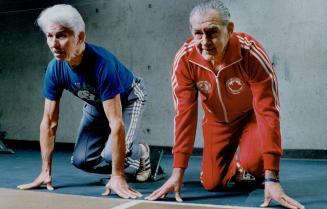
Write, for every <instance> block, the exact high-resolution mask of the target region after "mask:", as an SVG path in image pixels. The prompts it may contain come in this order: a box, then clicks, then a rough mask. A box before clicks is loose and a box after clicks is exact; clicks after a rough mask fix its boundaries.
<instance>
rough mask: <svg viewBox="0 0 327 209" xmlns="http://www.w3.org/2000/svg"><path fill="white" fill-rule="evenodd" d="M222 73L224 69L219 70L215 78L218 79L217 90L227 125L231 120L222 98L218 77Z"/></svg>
mask: <svg viewBox="0 0 327 209" xmlns="http://www.w3.org/2000/svg"><path fill="white" fill-rule="evenodd" d="M221 71H222V69H219V70H218V72H217V76H216V75H215V78H216V84H217V90H218V97H219V101H220V104H221V106H222V108H223V111H224V117H225V121H226V123H228V122H229V120H228V116H227V110H226V106H225V104H224V102H223V98H222V96H221V91H220V85H219V79H218V77H219V73H220V72H221Z"/></svg>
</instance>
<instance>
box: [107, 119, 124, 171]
mask: <svg viewBox="0 0 327 209" xmlns="http://www.w3.org/2000/svg"><path fill="white" fill-rule="evenodd" d="M110 140H112V151H111V152H112V175H119V176H122V175H124V162H125V149H126V148H125V131H124V126H123V125H119V127H118V128H116V130H115V131H113V132H112V133H111V135H110Z"/></svg>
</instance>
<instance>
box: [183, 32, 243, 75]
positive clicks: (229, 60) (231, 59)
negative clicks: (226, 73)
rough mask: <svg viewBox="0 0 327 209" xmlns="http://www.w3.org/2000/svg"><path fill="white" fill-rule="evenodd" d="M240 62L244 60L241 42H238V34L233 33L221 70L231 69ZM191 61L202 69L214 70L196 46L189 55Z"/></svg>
mask: <svg viewBox="0 0 327 209" xmlns="http://www.w3.org/2000/svg"><path fill="white" fill-rule="evenodd" d="M192 41H193V39H192ZM240 60H242V55H241V45H240V42H239V41H238V38H237V33H233V34H232V36H231V37H230V39H229V41H228V43H227V49H226V52H225V56H224V58H223V60H222V63H221V66H222V68H221V69H223V68H226V67H229V66H231V65H233V64H234V63H236V62H238V61H240ZM189 61H190V62H193V63H194V64H197V65H199V66H200V67H202V68H205V69H209V70H213V66H212V64H211V63H210V62H208V61H206V60H205V59H204V58H203V57H202V56H201V54H199V52H198V51H197V50H196V48H195V46H193V47H192V51H191V52H190V54H189Z"/></svg>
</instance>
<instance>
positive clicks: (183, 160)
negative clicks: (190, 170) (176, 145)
mask: <svg viewBox="0 0 327 209" xmlns="http://www.w3.org/2000/svg"><path fill="white" fill-rule="evenodd" d="M189 159H190V155H188V154H184V153H174V164H173V167H174V168H187V166H188V161H189Z"/></svg>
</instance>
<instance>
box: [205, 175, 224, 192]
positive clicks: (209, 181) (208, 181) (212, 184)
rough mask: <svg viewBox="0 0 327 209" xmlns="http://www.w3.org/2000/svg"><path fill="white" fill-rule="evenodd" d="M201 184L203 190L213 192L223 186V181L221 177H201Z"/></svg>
mask: <svg viewBox="0 0 327 209" xmlns="http://www.w3.org/2000/svg"><path fill="white" fill-rule="evenodd" d="M201 183H202V186H203V187H204V189H205V190H207V191H209V192H213V191H216V190H219V189H222V188H223V187H224V184H223V181H222V179H221V178H217V177H216V178H208V177H207V178H202V179H201Z"/></svg>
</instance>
